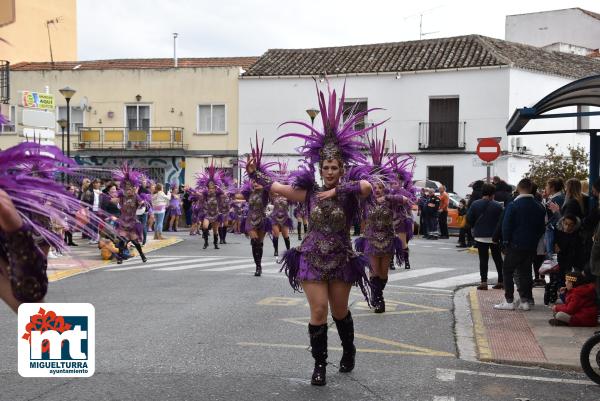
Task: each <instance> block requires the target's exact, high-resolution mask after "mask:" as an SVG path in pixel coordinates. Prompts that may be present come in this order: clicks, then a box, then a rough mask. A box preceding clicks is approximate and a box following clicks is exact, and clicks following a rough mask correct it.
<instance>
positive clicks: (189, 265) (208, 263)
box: [154, 259, 254, 272]
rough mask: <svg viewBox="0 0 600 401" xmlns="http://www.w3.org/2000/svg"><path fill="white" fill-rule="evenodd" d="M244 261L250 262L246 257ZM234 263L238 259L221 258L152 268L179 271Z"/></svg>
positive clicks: (162, 270) (163, 270)
mask: <svg viewBox="0 0 600 401" xmlns="http://www.w3.org/2000/svg"><path fill="white" fill-rule="evenodd" d="M244 262H250V259H246V260H245V261H244ZM234 263H239V262H238V261H236V262H233V261H231V260H225V261H223V260H222V261H215V262H205V263H204V262H202V263H194V262H189V263H188V264H187V265H184V266H173V267H171V266H169V267H163V268H161V269H154V270H156V271H161V272H173V271H179V270H189V269H197V268H199V267H209V266H223V265H227V266H231V265H232V264H234ZM236 266H237V265H236ZM252 266H254V265H252ZM221 269H222V268H221ZM207 270H212V269H207Z"/></svg>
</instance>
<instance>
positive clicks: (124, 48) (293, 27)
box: [77, 0, 600, 60]
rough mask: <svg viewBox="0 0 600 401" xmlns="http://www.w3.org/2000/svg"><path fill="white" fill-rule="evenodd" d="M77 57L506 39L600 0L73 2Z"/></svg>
mask: <svg viewBox="0 0 600 401" xmlns="http://www.w3.org/2000/svg"><path fill="white" fill-rule="evenodd" d="M77 7H78V39H79V44H78V45H79V59H80V60H92V59H107V58H139V57H172V55H173V36H172V33H173V32H178V33H179V38H178V42H177V53H178V56H179V57H210V56H259V55H261V54H263V53H264V52H265V51H266V50H267V49H269V48H306V47H323V46H340V45H352V44H364V43H380V42H396V41H404V40H414V39H419V19H420V18H419V14H420V13H424V15H423V32H425V33H429V32H435V33H431V34H429V35H426V36H425V37H426V38H434V37H448V36H457V35H464V34H473V33H476V34H481V35H486V36H492V37H496V38H501V39H503V38H504V19H505V16H506V15H511V14H521V13H528V12H535V11H543V10H553V9H561V8H570V7H581V8H585V9H588V10H590V11H595V12H598V13H600V1H598V0H580V1H571V0H544V1H527V0H495V1H487V0H420V1H400V0H370V1H366V0H301V1H288V0H211V1H207V0H102V1H98V0H78V1H77Z"/></svg>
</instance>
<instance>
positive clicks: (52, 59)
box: [46, 17, 62, 65]
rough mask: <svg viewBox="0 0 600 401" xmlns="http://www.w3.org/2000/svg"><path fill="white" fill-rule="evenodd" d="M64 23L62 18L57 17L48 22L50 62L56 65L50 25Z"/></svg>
mask: <svg viewBox="0 0 600 401" xmlns="http://www.w3.org/2000/svg"><path fill="white" fill-rule="evenodd" d="M61 21H62V17H56V18H54V19H49V20H48V21H46V30H47V31H48V46H49V47H50V62H51V63H52V65H54V55H53V54H52V38H51V37H50V25H55V24H58V23H60V22H61Z"/></svg>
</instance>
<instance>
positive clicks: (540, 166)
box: [525, 145, 589, 187]
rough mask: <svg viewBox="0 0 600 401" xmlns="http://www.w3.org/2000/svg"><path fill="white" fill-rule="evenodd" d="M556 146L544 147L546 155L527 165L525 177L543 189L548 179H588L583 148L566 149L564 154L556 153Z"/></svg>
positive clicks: (585, 154)
mask: <svg viewBox="0 0 600 401" xmlns="http://www.w3.org/2000/svg"><path fill="white" fill-rule="evenodd" d="M557 146H558V145H554V146H552V145H546V148H547V151H546V154H545V155H544V156H543V157H541V158H538V159H534V160H532V161H531V163H530V164H529V172H527V173H526V174H525V177H527V178H530V179H531V180H532V181H533V182H535V183H536V184H538V185H539V186H540V187H543V186H544V185H545V184H546V181H548V179H550V178H562V179H563V180H564V181H566V180H568V179H569V178H577V179H578V180H587V179H588V165H589V159H588V154H587V152H586V150H585V148H584V147H583V146H581V145H577V146H576V147H572V146H571V145H569V146H568V147H567V150H568V152H567V153H566V154H563V153H559V152H558V151H557Z"/></svg>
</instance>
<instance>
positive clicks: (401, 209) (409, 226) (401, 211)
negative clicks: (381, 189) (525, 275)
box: [390, 155, 416, 269]
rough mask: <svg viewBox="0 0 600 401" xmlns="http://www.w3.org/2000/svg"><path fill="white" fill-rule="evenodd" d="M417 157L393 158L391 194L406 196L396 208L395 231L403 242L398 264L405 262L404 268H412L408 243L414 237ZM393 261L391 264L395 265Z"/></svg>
mask: <svg viewBox="0 0 600 401" xmlns="http://www.w3.org/2000/svg"><path fill="white" fill-rule="evenodd" d="M414 163H415V159H414V157H413V156H410V155H406V156H403V157H401V156H399V155H398V156H396V157H395V158H394V159H393V164H392V166H391V169H392V171H393V173H394V179H393V180H392V181H391V186H390V195H393V196H401V197H403V198H404V201H403V202H402V203H399V204H398V205H397V207H395V208H394V231H395V232H396V236H397V237H398V238H399V240H400V241H401V243H402V253H401V257H400V255H397V258H396V260H397V262H398V265H401V263H402V262H404V268H405V269H410V259H409V249H408V243H409V241H410V240H411V239H412V237H413V225H414V222H413V216H412V206H413V204H414V203H415V202H416V196H415V188H414V187H413V185H412V177H413V168H414ZM392 264H393V261H392V262H390V266H393V265H392Z"/></svg>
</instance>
